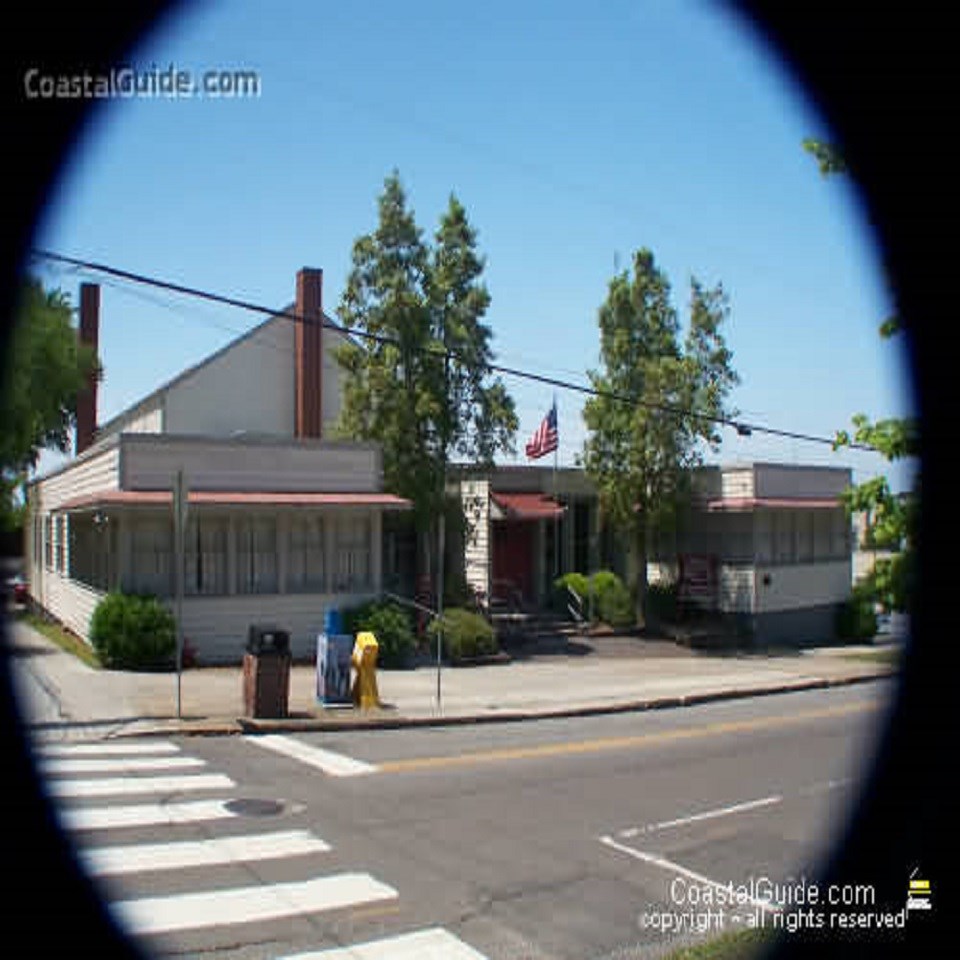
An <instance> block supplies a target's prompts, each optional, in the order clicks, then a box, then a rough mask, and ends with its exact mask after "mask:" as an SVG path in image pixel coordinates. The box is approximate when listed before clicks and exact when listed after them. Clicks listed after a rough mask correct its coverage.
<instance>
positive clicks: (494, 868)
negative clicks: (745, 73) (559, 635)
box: [43, 682, 903, 960]
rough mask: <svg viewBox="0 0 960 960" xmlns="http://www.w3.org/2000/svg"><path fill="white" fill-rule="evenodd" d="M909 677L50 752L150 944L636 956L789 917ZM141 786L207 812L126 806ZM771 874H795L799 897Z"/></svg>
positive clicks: (213, 952)
mask: <svg viewBox="0 0 960 960" xmlns="http://www.w3.org/2000/svg"><path fill="white" fill-rule="evenodd" d="M892 690H893V687H892V684H891V683H889V682H878V683H872V684H865V685H858V686H855V687H848V688H838V689H832V690H825V691H814V692H805V693H795V694H789V695H784V696H777V697H763V698H757V699H754V700H737V701H728V702H720V703H714V704H708V705H702V706H699V707H691V708H687V709H682V710H665V711H658V712H651V713H639V714H622V715H616V716H608V717H592V718H585V719H575V720H556V721H539V722H535V723H523V724H502V725H501V724H492V725H476V726H464V727H445V728H427V729H407V730H389V731H388V730H381V731H366V732H360V733H341V734H332V733H323V734H319V733H318V734H302V735H297V736H282V737H272V738H270V737H268V738H263V737H260V738H249V737H222V738H197V737H194V738H189V739H183V740H179V741H176V742H172V741H171V742H166V741H158V740H150V739H144V740H142V741H133V742H127V743H125V744H118V745H115V746H114V747H112V748H111V749H114V750H117V751H119V753H115V754H105V753H104V752H103V746H102V745H100V746H93V747H92V749H93V752H92V753H90V754H85V753H83V752H82V751H78V749H77V746H76V745H69V746H67V747H65V748H64V749H63V750H62V752H56V753H51V754H48V755H47V756H45V757H44V759H43V762H44V763H45V764H46V769H47V773H48V776H49V780H48V782H49V784H50V786H51V789H52V790H53V791H54V792H55V793H57V794H58V795H60V797H61V799H60V801H59V803H60V809H61V810H62V812H63V816H64V822H65V823H67V824H69V825H70V827H71V831H72V835H73V836H74V838H75V840H76V842H77V847H78V850H80V851H81V852H83V855H84V856H85V857H87V862H88V864H89V867H90V869H91V870H93V871H95V872H97V873H98V874H99V875H100V879H99V880H98V882H99V883H100V884H101V885H102V889H103V892H104V896H105V897H107V898H108V899H110V900H112V901H118V902H120V904H121V905H120V906H119V907H117V912H118V915H120V916H122V917H123V918H124V922H125V923H128V924H130V925H131V926H132V927H133V928H134V929H137V930H138V931H140V936H141V937H142V939H143V942H144V943H146V944H147V945H148V946H149V947H150V948H151V949H156V950H158V951H160V952H164V953H176V954H178V955H188V956H195V955H203V956H213V957H225V958H226V957H230V958H251V960H252V958H262V957H284V956H292V955H296V954H299V953H303V952H307V951H321V953H320V954H319V955H320V956H323V957H331V958H333V957H336V958H337V960H341V958H345V957H348V956H351V957H352V956H359V954H336V953H324V952H322V951H331V950H333V949H334V948H336V947H338V946H341V945H353V944H359V943H366V942H371V941H381V940H383V941H387V945H384V946H382V947H380V948H377V949H378V950H380V952H377V950H375V949H374V948H372V947H371V948H370V952H368V953H367V954H363V956H364V957H365V958H366V957H368V956H369V957H381V956H382V957H388V956H389V957H395V956H401V954H400V953H398V952H396V951H397V950H398V949H399V947H398V946H397V944H398V943H400V944H402V943H404V941H403V939H402V938H403V937H404V936H405V935H406V936H410V935H412V936H414V939H413V940H410V939H408V940H407V941H405V943H406V947H407V948H408V950H409V952H408V953H406V954H402V955H403V956H406V957H411V958H412V957H429V956H436V957H437V958H440V957H445V958H450V960H467V958H472V960H477V958H481V957H486V958H491V960H494V958H497V960H499V958H504V960H505V958H525V960H586V958H596V960H599V958H609V960H613V958H620V960H625V958H628V957H635V956H636V957H640V956H655V955H658V954H660V953H661V952H662V951H663V950H664V949H666V948H668V947H670V946H672V945H676V944H677V943H679V942H681V941H684V940H686V939H688V938H689V937H690V936H693V935H698V934H699V933H702V929H703V928H706V929H707V930H714V929H720V928H722V929H738V928H739V927H740V926H743V925H745V924H747V923H749V922H751V920H750V918H754V920H756V919H757V918H760V919H762V920H763V922H765V923H768V922H769V923H771V924H772V923H773V922H775V921H774V918H773V917H774V913H780V914H781V915H783V916H785V915H786V914H787V913H789V912H790V909H791V907H790V905H789V904H784V903H783V902H782V901H784V900H785V899H786V898H787V897H788V895H789V893H790V891H795V890H797V889H801V888H802V889H804V890H806V891H808V892H809V891H810V890H811V889H813V888H815V886H816V884H815V870H816V866H817V863H818V862H820V860H821V858H822V856H823V854H824V852H825V851H826V850H828V849H829V848H830V846H831V844H832V843H834V842H835V841H836V839H837V838H838V836H839V832H840V831H841V830H842V828H843V826H844V824H845V822H846V820H847V817H848V816H849V815H850V813H851V811H853V810H854V809H855V806H856V800H857V796H858V792H859V790H860V788H861V786H862V784H863V778H864V776H865V773H866V771H867V770H868V769H869V766H870V764H871V763H872V761H873V759H874V752H875V734H876V731H877V729H878V728H879V726H880V724H881V723H882V721H883V718H884V715H885V709H886V703H887V698H888V696H889V695H890V694H891V693H892ZM140 748H142V749H143V750H144V751H145V752H144V753H141V754H138V753H136V752H135V751H136V750H137V749H140ZM54 749H55V750H56V749H57V748H54ZM120 764H125V766H121V765H120ZM157 778H163V779H157ZM204 778H207V779H204ZM237 801H239V802H237ZM204 803H205V804H206V807H203V804H204ZM155 805H158V806H155ZM133 807H137V808H140V811H141V813H140V817H141V819H143V817H145V816H147V814H144V813H143V812H142V811H145V810H152V809H158V810H160V811H161V813H160V814H159V815H158V817H159V819H160V820H161V821H163V820H166V821H169V820H170V819H171V818H173V817H182V818H183V819H184V822H180V823H170V822H160V823H141V824H139V825H127V826H117V825H116V822H115V818H116V817H118V816H120V815H122V814H123V810H124V808H133ZM204 809H205V810H206V811H207V812H206V814H202V811H203V810H204ZM175 811H176V812H175ZM187 811H189V812H187ZM211 811H212V812H211ZM128 815H129V814H128ZM194 815H196V816H200V815H204V816H209V817H210V819H204V820H187V817H188V816H191V817H192V816H194ZM98 816H99V817H101V818H103V819H101V820H100V821H97V820H96V819H94V818H96V817H98ZM224 840H228V841H230V842H229V843H228V844H227V845H226V847H224V845H223V841H224ZM196 841H202V843H200V844H197V843H196ZM332 877H336V879H335V880H334V879H330V878H332ZM765 882H769V884H772V883H777V884H779V885H780V886H779V887H778V888H776V889H774V890H773V900H774V901H777V900H779V901H781V903H780V906H781V910H779V911H777V910H775V909H774V907H776V906H777V903H770V902H769V901H770V899H771V887H770V886H769V885H768V886H766V887H764V886H763V884H764V883H765ZM860 882H861V884H862V886H863V889H862V890H859V891H853V892H851V894H850V897H851V898H852V897H854V896H855V895H856V896H860V898H861V899H863V898H869V896H870V890H869V886H870V878H868V877H865V878H861V880H860ZM729 883H732V884H734V885H735V889H736V890H737V891H739V893H738V897H739V899H738V901H737V902H734V903H731V904H727V905H726V906H727V907H729V909H726V910H725V913H724V915H723V918H722V920H719V919H718V916H717V913H716V910H714V912H713V914H712V919H711V915H709V914H708V913H707V906H706V905H705V903H704V898H705V897H709V895H710V894H711V893H712V894H714V895H716V896H720V895H721V894H722V891H723V890H724V889H727V890H728V889H729V888H728V887H726V885H727V884H729ZM758 884H759V887H758ZM825 893H826V891H819V894H820V895H824V894H825ZM845 895H846V894H845ZM338 898H339V899H338ZM715 899H716V898H715ZM693 900H697V902H696V903H694V902H692V901H693ZM278 903H279V906H278ZM714 906H716V902H715V903H714ZM881 906H884V905H882V904H876V903H873V904H870V903H861V904H859V905H855V904H848V905H847V910H848V911H850V912H856V911H857V910H860V911H861V912H862V911H867V910H870V911H873V912H877V911H879V909H880V907H881ZM902 906H903V905H902V904H899V905H898V909H899V908H900V907H902ZM253 917H256V918H257V919H250V918H253ZM684 917H685V918H686V919H684ZM734 917H736V919H734ZM665 925H671V926H672V927H673V929H672V930H670V931H669V932H665V931H664V929H663V927H664V926H665ZM678 927H679V930H678ZM698 928H700V929H698ZM417 931H421V933H417ZM424 931H426V932H424ZM398 937H399V938H401V939H400V940H397V938H398ZM416 937H423V938H425V939H423V940H422V941H417V940H416ZM431 938H432V939H431ZM388 946H389V950H393V951H394V952H392V953H391V952H389V950H388ZM428 947H436V949H437V951H438V952H437V953H436V954H431V953H429V950H428ZM474 951H475V952H474Z"/></svg>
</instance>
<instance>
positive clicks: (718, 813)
mask: <svg viewBox="0 0 960 960" xmlns="http://www.w3.org/2000/svg"><path fill="white" fill-rule="evenodd" d="M782 802H783V797H782V796H781V795H780V794H774V795H773V796H770V797H761V798H760V799H759V800H747V801H744V802H743V803H734V804H731V805H730V806H729V807H717V808H716V809H714V810H704V811H703V812H702V813H693V814H691V815H690V816H688V817H677V818H676V819H675V820H662V821H661V822H660V823H648V824H647V825H646V826H645V827H629V828H628V829H626V830H621V831H620V833H619V836H621V837H622V838H624V839H630V838H631V837H636V836H637V835H638V834H641V833H655V832H656V831H657V830H668V829H670V827H683V826H686V825H687V824H688V823H699V822H700V821H701V820H714V819H716V818H717V817H728V816H730V815H731V814H734V813H744V812H746V811H747V810H757V809H759V808H760V807H769V806H771V805H773V804H775V803H782Z"/></svg>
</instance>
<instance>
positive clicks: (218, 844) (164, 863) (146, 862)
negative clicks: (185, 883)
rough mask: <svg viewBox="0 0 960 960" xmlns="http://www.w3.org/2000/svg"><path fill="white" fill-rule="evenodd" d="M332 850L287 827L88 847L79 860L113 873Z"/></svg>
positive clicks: (96, 872)
mask: <svg viewBox="0 0 960 960" xmlns="http://www.w3.org/2000/svg"><path fill="white" fill-rule="evenodd" d="M329 849H330V845H329V844H327V843H325V842H324V841H323V840H321V839H319V838H318V837H315V836H313V834H311V833H310V832H309V831H307V830H288V831H283V832H279V833H261V834H256V835H250V836H236V837H221V838H218V839H214V840H191V841H184V842H178V843H143V844H132V845H129V846H114V847H96V848H92V849H91V848H88V849H85V850H82V851H80V859H81V860H82V861H83V865H84V867H85V868H86V871H87V872H88V873H90V874H93V875H94V876H106V875H111V876H113V875H117V874H126V873H146V872H148V871H155V870H180V869H183V868H186V867H201V866H202V867H210V866H216V865H218V864H225V863H249V862H252V861H256V860H275V859H280V858H283V857H299V856H305V855H306V854H313V853H324V852H326V851H327V850H329Z"/></svg>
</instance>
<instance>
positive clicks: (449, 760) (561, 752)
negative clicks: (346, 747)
mask: <svg viewBox="0 0 960 960" xmlns="http://www.w3.org/2000/svg"><path fill="white" fill-rule="evenodd" d="M880 706H881V705H880V704H879V703H856V704H847V705H845V706H840V707H825V708H824V709H822V710H809V711H806V712H805V713H795V714H793V715H792V716H789V717H764V718H758V719H756V720H736V721H730V722H727V723H712V724H708V725H707V726H703V727H690V728H687V729H684V730H663V731H660V732H659V733H644V734H638V735H635V736H630V737H605V738H602V739H597V740H580V741H575V742H572V743H570V742H567V743H545V744H540V745H538V746H535V747H510V748H504V749H500V750H480V751H477V752H475V753H461V754H455V755H453V756H446V757H412V758H411V759H409V760H388V761H386V762H384V763H378V764H377V770H378V771H379V772H381V773H407V772H409V771H412V770H432V769H440V768H443V767H465V766H472V765H473V764H479V763H498V762H500V761H504V760H529V759H534V758H537V757H558V756H574V755H577V754H585V753H602V752H604V751H609V750H631V749H635V748H638V747H647V746H656V745H658V744H662V743H670V742H674V741H677V740H692V739H696V738H697V737H715V736H721V735H723V734H727V733H745V732H748V731H752V730H764V729H776V728H778V727H787V726H791V725H793V724H797V723H804V722H806V721H808V720H821V719H826V718H828V717H840V716H846V715H848V714H852V713H860V712H863V711H866V710H877V709H879V708H880Z"/></svg>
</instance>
